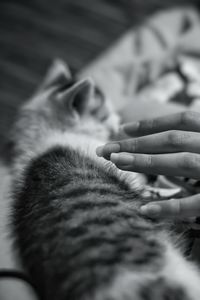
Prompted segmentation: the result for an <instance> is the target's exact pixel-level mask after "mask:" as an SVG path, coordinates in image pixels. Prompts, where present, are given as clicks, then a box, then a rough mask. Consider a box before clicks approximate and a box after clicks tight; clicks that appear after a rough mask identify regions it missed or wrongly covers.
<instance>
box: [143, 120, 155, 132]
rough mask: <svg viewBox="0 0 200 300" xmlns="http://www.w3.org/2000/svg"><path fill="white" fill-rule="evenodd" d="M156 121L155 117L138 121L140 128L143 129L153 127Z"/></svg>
mask: <svg viewBox="0 0 200 300" xmlns="http://www.w3.org/2000/svg"><path fill="white" fill-rule="evenodd" d="M156 124H157V121H156V120H155V119H150V120H145V121H140V129H141V130H145V129H148V130H149V129H150V130H152V129H154V128H155V127H156Z"/></svg>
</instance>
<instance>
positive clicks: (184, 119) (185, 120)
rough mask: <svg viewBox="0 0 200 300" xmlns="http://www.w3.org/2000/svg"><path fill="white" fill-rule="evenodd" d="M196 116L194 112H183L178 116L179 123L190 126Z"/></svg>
mask: <svg viewBox="0 0 200 300" xmlns="http://www.w3.org/2000/svg"><path fill="white" fill-rule="evenodd" d="M196 116H197V113H196V112H194V111H185V112H182V113H181V115H180V123H181V125H188V124H190V123H191V122H192V121H193V120H194V119H195V118H196Z"/></svg>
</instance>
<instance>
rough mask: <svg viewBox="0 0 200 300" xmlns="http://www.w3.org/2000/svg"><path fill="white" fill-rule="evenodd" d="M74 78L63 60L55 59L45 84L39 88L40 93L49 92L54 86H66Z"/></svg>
mask: <svg viewBox="0 0 200 300" xmlns="http://www.w3.org/2000/svg"><path fill="white" fill-rule="evenodd" d="M71 78H72V76H71V73H70V70H69V67H68V66H67V64H65V62H64V61H62V60H61V59H55V60H54V61H53V63H52V65H51V66H50V68H49V70H48V71H47V74H46V76H45V78H44V81H43V83H42V84H41V86H40V87H39V91H42V90H47V89H49V88H51V87H54V86H63V85H66V84H67V83H68V82H69V81H70V80H71Z"/></svg>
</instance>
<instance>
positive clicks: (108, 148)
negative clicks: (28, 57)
mask: <svg viewBox="0 0 200 300" xmlns="http://www.w3.org/2000/svg"><path fill="white" fill-rule="evenodd" d="M119 151H120V145H119V144H117V143H116V144H115V143H113V144H106V145H104V146H100V147H98V148H97V149H96V154H97V155H98V156H103V155H104V154H110V153H112V152H119Z"/></svg>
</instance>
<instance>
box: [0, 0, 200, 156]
mask: <svg viewBox="0 0 200 300" xmlns="http://www.w3.org/2000/svg"><path fill="white" fill-rule="evenodd" d="M186 4H190V5H191V4H193V5H195V7H197V8H198V7H199V6H200V4H199V1H198V0H188V1H184V0H148V1H146V0H84V1H83V0H82V1H81V0H57V1H53V0H32V1H31V0H1V1H0V138H1V143H0V154H1V155H3V154H4V153H3V152H4V148H3V145H4V143H5V139H6V135H7V133H8V129H9V128H10V125H11V124H12V122H13V119H14V116H15V113H16V109H17V107H18V106H19V104H20V103H22V102H23V101H24V100H25V99H27V97H29V96H30V95H31V93H32V92H33V91H34V88H35V87H36V86H37V85H38V84H39V82H40V80H41V78H42V77H43V75H44V73H45V71H46V69H47V67H48V66H49V64H50V63H51V61H52V60H53V59H54V58H55V57H59V58H62V59H64V60H65V61H66V62H67V63H68V64H69V66H70V67H71V69H72V72H74V73H76V72H78V71H80V70H81V69H82V68H83V67H85V66H86V65H87V64H88V63H89V62H90V61H92V60H94V59H95V58H96V57H97V56H98V55H99V54H100V53H102V51H104V50H105V49H107V48H108V47H109V46H110V45H112V43H113V42H114V41H116V40H117V39H118V38H119V37H120V36H121V35H122V34H123V33H125V32H126V31H127V30H128V29H129V28H132V27H136V26H139V25H140V24H141V23H142V22H143V21H144V20H145V19H146V18H147V17H149V16H150V15H151V14H153V13H155V12H157V11H159V10H161V9H162V10H163V9H165V8H169V7H174V6H179V7H180V6H184V5H186Z"/></svg>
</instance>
